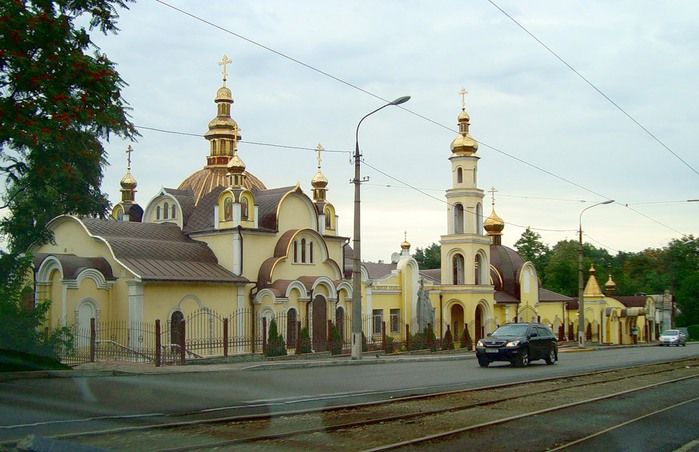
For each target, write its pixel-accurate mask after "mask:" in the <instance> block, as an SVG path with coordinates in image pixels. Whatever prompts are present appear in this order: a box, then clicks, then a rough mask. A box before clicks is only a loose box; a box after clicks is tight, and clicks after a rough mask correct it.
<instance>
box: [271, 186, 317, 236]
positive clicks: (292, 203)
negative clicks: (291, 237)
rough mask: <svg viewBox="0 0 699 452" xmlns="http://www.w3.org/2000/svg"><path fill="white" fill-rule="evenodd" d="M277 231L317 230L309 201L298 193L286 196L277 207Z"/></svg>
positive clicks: (311, 204) (313, 210)
mask: <svg viewBox="0 0 699 452" xmlns="http://www.w3.org/2000/svg"><path fill="white" fill-rule="evenodd" d="M277 222H278V230H279V231H288V230H289V229H305V228H309V229H313V230H315V231H317V230H318V217H317V215H316V211H315V207H313V203H312V202H311V200H310V199H309V198H308V197H307V196H306V195H303V194H300V193H289V194H287V195H286V196H285V197H284V198H283V199H282V201H281V202H280V205H279V210H278V215H277Z"/></svg>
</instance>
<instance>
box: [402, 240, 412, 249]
mask: <svg viewBox="0 0 699 452" xmlns="http://www.w3.org/2000/svg"><path fill="white" fill-rule="evenodd" d="M400 249H402V250H409V249H410V242H408V241H407V240H403V243H401V244H400Z"/></svg>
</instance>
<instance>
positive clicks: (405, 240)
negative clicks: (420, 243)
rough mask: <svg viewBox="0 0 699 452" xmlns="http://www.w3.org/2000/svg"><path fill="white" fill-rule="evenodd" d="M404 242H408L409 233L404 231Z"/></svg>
mask: <svg viewBox="0 0 699 452" xmlns="http://www.w3.org/2000/svg"><path fill="white" fill-rule="evenodd" d="M403 241H404V242H407V241H408V231H403Z"/></svg>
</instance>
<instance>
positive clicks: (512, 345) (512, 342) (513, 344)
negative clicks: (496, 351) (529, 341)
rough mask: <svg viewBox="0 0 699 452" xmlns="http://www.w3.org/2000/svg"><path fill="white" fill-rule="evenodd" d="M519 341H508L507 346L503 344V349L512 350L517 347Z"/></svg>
mask: <svg viewBox="0 0 699 452" xmlns="http://www.w3.org/2000/svg"><path fill="white" fill-rule="evenodd" d="M519 343H520V341H510V342H508V343H507V344H505V347H507V348H514V347H517V346H519Z"/></svg>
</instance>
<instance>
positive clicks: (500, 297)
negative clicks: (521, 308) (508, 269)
mask: <svg viewBox="0 0 699 452" xmlns="http://www.w3.org/2000/svg"><path fill="white" fill-rule="evenodd" d="M494 298H495V302H496V303H519V300H518V299H516V298H515V297H513V296H512V295H510V294H508V293H507V292H503V291H502V290H496V291H495V296H494Z"/></svg>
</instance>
